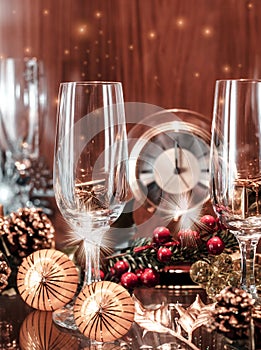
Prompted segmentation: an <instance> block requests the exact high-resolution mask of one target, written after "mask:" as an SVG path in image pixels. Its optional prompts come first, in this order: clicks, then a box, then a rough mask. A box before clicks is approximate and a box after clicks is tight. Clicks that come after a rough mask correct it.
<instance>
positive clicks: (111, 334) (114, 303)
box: [74, 281, 134, 342]
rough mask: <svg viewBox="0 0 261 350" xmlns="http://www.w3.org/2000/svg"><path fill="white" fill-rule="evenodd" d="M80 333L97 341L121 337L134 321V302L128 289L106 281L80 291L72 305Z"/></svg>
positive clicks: (95, 283)
mask: <svg viewBox="0 0 261 350" xmlns="http://www.w3.org/2000/svg"><path fill="white" fill-rule="evenodd" d="M74 318H75V323H76V325H77V326H78V328H79V330H80V332H82V333H83V334H84V335H85V336H86V337H88V338H90V339H92V340H96V341H99V342H107V341H108V342H109V341H113V340H115V339H118V338H121V337H122V336H123V335H125V334H126V333H127V332H128V330H129V329H130V327H131V325H132V323H133V320H134V302H133V300H132V298H131V296H130V295H129V293H128V292H127V290H126V289H125V288H124V287H122V286H120V285H119V284H116V283H114V282H109V281H101V282H94V283H92V284H90V285H87V286H86V287H84V288H83V290H82V291H81V292H80V294H79V296H78V297H77V299H76V301H75V305H74Z"/></svg>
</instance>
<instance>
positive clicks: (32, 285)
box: [17, 249, 79, 311]
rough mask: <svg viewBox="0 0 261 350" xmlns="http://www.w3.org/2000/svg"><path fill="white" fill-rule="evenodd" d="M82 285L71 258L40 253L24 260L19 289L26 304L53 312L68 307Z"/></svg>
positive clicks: (59, 254)
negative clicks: (79, 285) (79, 284)
mask: <svg viewBox="0 0 261 350" xmlns="http://www.w3.org/2000/svg"><path fill="white" fill-rule="evenodd" d="M78 282H79V276H78V271H77V269H76V266H75V264H74V263H73V262H72V261H71V260H70V259H69V258H68V256H67V255H66V254H64V253H62V252H60V251H58V250H55V249H42V250H38V251H36V252H34V253H32V254H30V255H29V256H27V257H26V258H24V259H23V261H22V264H21V265H20V266H19V269H18V273H17V288H18V291H19V293H20V295H21V297H22V298H23V300H24V301H25V302H26V303H27V304H28V305H30V306H31V307H33V308H35V309H39V310H45V311H53V310H56V309H59V308H60V307H62V306H64V305H66V304H68V303H69V302H70V301H71V299H72V298H73V297H74V295H75V293H76V290H77V286H78Z"/></svg>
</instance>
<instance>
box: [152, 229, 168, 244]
mask: <svg viewBox="0 0 261 350" xmlns="http://www.w3.org/2000/svg"><path fill="white" fill-rule="evenodd" d="M169 241H171V234H170V230H169V229H168V228H167V227H164V226H159V227H156V228H155V230H154V231H153V242H154V243H156V244H164V243H166V242H169Z"/></svg>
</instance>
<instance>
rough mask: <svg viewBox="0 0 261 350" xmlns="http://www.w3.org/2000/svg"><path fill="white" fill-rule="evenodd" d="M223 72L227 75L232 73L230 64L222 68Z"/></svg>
mask: <svg viewBox="0 0 261 350" xmlns="http://www.w3.org/2000/svg"><path fill="white" fill-rule="evenodd" d="M222 70H223V72H225V73H229V72H231V67H230V66H229V65H228V64H226V65H224V66H223V67H222Z"/></svg>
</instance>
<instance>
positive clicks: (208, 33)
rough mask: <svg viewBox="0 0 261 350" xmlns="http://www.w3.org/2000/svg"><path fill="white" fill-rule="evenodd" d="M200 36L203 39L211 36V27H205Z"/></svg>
mask: <svg viewBox="0 0 261 350" xmlns="http://www.w3.org/2000/svg"><path fill="white" fill-rule="evenodd" d="M202 34H203V35H204V36H205V37H210V36H212V35H213V29H212V28H211V27H205V28H203V31H202Z"/></svg>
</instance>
